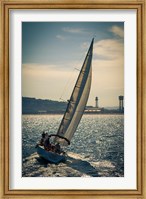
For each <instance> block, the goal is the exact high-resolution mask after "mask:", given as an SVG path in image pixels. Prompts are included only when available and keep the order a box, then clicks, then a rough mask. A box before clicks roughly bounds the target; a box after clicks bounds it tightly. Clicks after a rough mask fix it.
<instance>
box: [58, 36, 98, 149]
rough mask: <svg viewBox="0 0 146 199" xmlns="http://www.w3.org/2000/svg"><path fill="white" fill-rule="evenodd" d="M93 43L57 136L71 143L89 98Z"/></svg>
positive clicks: (62, 142)
mask: <svg viewBox="0 0 146 199" xmlns="http://www.w3.org/2000/svg"><path fill="white" fill-rule="evenodd" d="M93 42H94V39H92V42H91V45H90V47H89V50H88V52H87V55H86V57H85V60H84V63H83V66H82V68H81V71H80V74H79V76H78V79H77V81H76V84H75V87H74V89H73V92H72V95H71V97H70V100H69V102H68V105H67V108H66V111H65V113H64V116H63V119H62V121H61V124H60V126H59V129H58V132H57V135H60V136H62V137H65V138H67V139H68V140H69V141H70V140H71V138H72V136H73V134H74V132H75V131H76V128H77V126H78V124H79V122H80V120H81V117H82V115H83V112H84V109H85V106H86V104H87V100H88V97H89V92H90V87H91V78H92V67H91V65H92V53H93ZM55 141H57V142H59V143H61V144H62V145H67V144H68V143H67V141H66V140H63V139H60V138H58V137H56V138H55Z"/></svg>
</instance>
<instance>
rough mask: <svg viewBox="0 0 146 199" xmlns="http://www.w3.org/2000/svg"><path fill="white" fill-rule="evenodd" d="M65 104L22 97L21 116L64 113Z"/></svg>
mask: <svg viewBox="0 0 146 199" xmlns="http://www.w3.org/2000/svg"><path fill="white" fill-rule="evenodd" d="M66 106H67V102H59V101H53V100H42V99H36V98H30V97H22V114H43V113H44V114H45V113H64V111H65V109H66Z"/></svg>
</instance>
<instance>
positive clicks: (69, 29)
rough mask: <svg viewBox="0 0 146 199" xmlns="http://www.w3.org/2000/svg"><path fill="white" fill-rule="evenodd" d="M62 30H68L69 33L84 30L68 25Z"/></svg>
mask: <svg viewBox="0 0 146 199" xmlns="http://www.w3.org/2000/svg"><path fill="white" fill-rule="evenodd" d="M63 31H64V32H69V33H75V34H77V33H83V32H84V30H83V29H81V28H69V27H65V28H63Z"/></svg>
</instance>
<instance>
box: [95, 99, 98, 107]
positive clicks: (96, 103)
mask: <svg viewBox="0 0 146 199" xmlns="http://www.w3.org/2000/svg"><path fill="white" fill-rule="evenodd" d="M95 107H96V108H98V97H95Z"/></svg>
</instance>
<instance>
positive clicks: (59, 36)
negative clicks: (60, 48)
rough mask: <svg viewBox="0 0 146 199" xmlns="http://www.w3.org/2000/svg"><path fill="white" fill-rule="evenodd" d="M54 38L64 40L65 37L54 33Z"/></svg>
mask: <svg viewBox="0 0 146 199" xmlns="http://www.w3.org/2000/svg"><path fill="white" fill-rule="evenodd" d="M56 38H57V39H59V40H63V41H64V40H65V37H63V36H62V35H56Z"/></svg>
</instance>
